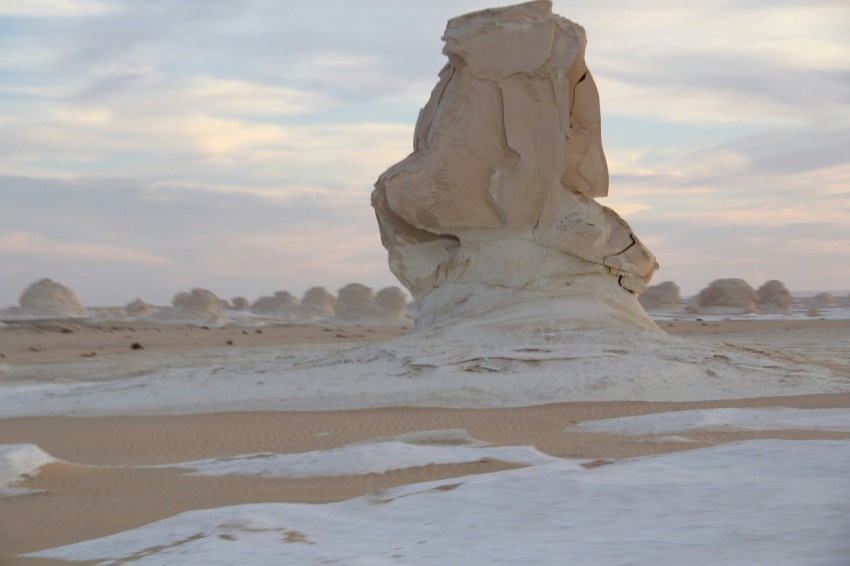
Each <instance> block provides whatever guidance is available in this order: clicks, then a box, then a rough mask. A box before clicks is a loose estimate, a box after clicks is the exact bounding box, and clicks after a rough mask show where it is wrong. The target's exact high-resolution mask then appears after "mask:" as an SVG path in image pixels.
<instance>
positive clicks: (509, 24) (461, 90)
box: [372, 0, 658, 328]
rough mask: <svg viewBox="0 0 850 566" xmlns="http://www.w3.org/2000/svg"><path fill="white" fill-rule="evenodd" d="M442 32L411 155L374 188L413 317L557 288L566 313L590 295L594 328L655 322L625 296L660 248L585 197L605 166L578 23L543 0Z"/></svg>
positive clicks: (603, 181)
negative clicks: (440, 62) (414, 305)
mask: <svg viewBox="0 0 850 566" xmlns="http://www.w3.org/2000/svg"><path fill="white" fill-rule="evenodd" d="M443 39H444V40H445V47H444V49H443V53H444V54H445V55H446V56H447V57H448V59H449V62H448V64H446V66H445V67H444V68H443V70H442V71H441V72H440V75H439V82H438V83H437V86H436V87H435V88H434V90H433V92H432V93H431V98H430V100H429V101H428V103H427V104H426V105H425V107H424V108H423V109H422V111H421V112H420V115H419V120H418V122H417V124H416V130H415V134H414V144H413V153H411V154H410V155H409V156H408V157H407V158H406V159H404V160H403V161H401V162H400V163H398V164H396V165H394V166H393V167H391V168H390V169H388V170H387V171H386V172H384V174H382V175H381V176H380V178H379V179H378V181H377V183H376V185H375V190H374V192H373V193H372V204H373V206H374V208H375V212H376V215H377V218H378V224H379V226H380V230H381V237H382V241H383V244H384V246H385V247H386V248H387V250H388V252H389V263H390V268H391V269H392V271H393V273H394V274H395V275H396V276H397V277H398V278H399V280H400V281H401V282H402V283H403V284H404V285H405V286H406V287H407V288H408V289H409V290H410V291H411V293H412V294H413V296H414V298H415V299H416V300H417V301H419V309H418V315H417V322H416V326H417V328H423V327H429V326H432V325H434V324H439V323H440V322H443V321H446V320H451V319H457V318H459V317H469V316H476V315H479V314H483V313H486V312H489V311H490V310H493V309H501V308H503V307H505V306H510V305H511V304H517V303H539V302H540V301H544V302H546V303H548V305H549V307H548V308H547V309H545V310H547V311H548V312H549V313H550V314H553V313H552V308H553V305H554V304H555V303H553V301H552V299H563V300H564V301H566V303H564V302H563V301H561V302H559V303H558V304H559V305H560V306H559V307H555V310H558V309H559V308H561V309H562V310H564V313H563V316H562V317H561V318H569V319H575V315H576V313H575V312H574V311H575V308H572V307H575V306H576V303H577V302H587V301H590V302H592V303H596V304H597V306H598V307H599V308H598V309H597V312H595V313H594V312H592V311H593V309H591V310H589V311H588V313H589V314H588V317H585V320H584V322H585V323H588V324H590V325H591V326H599V325H602V326H606V325H608V324H609V323H610V324H613V325H614V326H619V325H621V324H623V323H626V324H629V323H631V324H632V325H638V326H642V327H645V328H655V327H654V324H653V323H652V322H651V321H650V320H649V318H648V317H647V316H646V314H645V313H644V312H643V309H642V308H641V307H640V305H639V304H638V302H637V300H636V297H635V295H634V294H635V293H640V292H641V291H643V290H644V289H645V288H646V286H647V284H648V282H649V280H650V278H651V276H652V273H653V272H654V271H655V270H656V269H657V267H658V265H657V263H656V261H655V258H654V257H653V255H652V254H651V253H650V252H649V251H648V250H647V249H646V248H645V247H644V246H643V245H642V244H641V243H640V241H639V240H638V238H637V237H636V236H635V235H634V234H633V233H632V231H631V229H630V227H629V225H628V224H627V223H626V222H625V221H624V220H623V219H621V218H620V217H619V216H618V215H617V214H616V213H615V212H614V211H612V210H611V209H609V208H606V207H604V206H601V205H599V204H598V203H597V202H596V201H595V200H594V198H596V197H602V196H605V195H607V193H608V169H607V165H606V161H605V155H604V152H603V149H602V141H601V128H600V110H599V96H598V93H597V90H596V85H595V83H594V81H593V77H592V75H591V74H590V71H588V69H587V67H586V65H585V62H584V50H585V43H586V39H585V32H584V29H583V28H581V27H580V26H578V25H576V24H574V23H573V22H571V21H569V20H567V19H564V18H562V17H560V16H557V15H553V14H552V11H551V2H549V1H548V0H540V1H536V2H529V3H526V4H520V5H516V6H510V7H507V8H499V9H492V10H484V11H481V12H475V13H472V14H467V15H465V16H461V17H458V18H455V19H452V20H450V21H449V23H448V27H447V28H446V32H445V35H444V37H443ZM566 311H569V313H567V312H566ZM615 313H616V316H614V314H615ZM608 315H611V316H608ZM612 317H613V318H617V319H618V320H617V321H615V322H612V320H613V318H612ZM575 320H578V319H575ZM606 321H607V322H606Z"/></svg>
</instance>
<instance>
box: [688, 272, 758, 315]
mask: <svg viewBox="0 0 850 566" xmlns="http://www.w3.org/2000/svg"><path fill="white" fill-rule="evenodd" d="M756 303H757V297H756V292H755V290H754V289H753V288H752V287H750V285H749V284H748V283H747V282H746V281H744V280H743V279H717V280H715V281H712V282H711V283H710V284H709V286H708V287H706V288H705V289H703V290H702V291H700V292H699V294H698V295H697V296H696V297H694V298H692V299H691V300H690V307H691V308H692V310H694V311H695V312H699V313H705V314H746V313H752V312H756V308H757V307H756Z"/></svg>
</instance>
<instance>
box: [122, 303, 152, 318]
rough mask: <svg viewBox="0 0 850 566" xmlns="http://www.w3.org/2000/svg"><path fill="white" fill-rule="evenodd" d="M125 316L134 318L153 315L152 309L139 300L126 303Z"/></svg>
mask: <svg viewBox="0 0 850 566" xmlns="http://www.w3.org/2000/svg"><path fill="white" fill-rule="evenodd" d="M126 310H127V314H128V315H130V316H134V317H145V316H150V315H152V314H153V308H152V307H151V306H150V305H149V304H147V303H146V302H144V301H143V300H141V299H136V300H134V301H130V302H129V303H127V307H126Z"/></svg>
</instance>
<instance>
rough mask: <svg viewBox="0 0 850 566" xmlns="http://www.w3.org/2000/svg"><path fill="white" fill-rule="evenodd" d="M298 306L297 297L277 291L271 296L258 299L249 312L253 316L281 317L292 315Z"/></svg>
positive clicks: (287, 292) (286, 292)
mask: <svg viewBox="0 0 850 566" xmlns="http://www.w3.org/2000/svg"><path fill="white" fill-rule="evenodd" d="M297 306H298V297H296V296H295V295H293V294H292V293H290V292H289V291H277V292H276V293H275V294H274V295H273V296H271V297H268V296H265V297H260V298H259V299H257V300H256V301H255V302H254V304H253V305H251V312H252V313H254V314H264V315H274V316H283V315H288V314H291V313H292V310H293V309H294V308H295V307H297Z"/></svg>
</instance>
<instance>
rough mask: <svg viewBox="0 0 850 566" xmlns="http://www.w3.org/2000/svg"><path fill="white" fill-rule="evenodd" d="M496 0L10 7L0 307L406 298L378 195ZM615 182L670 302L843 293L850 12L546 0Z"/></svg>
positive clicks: (849, 271)
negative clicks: (364, 290) (770, 283)
mask: <svg viewBox="0 0 850 566" xmlns="http://www.w3.org/2000/svg"><path fill="white" fill-rule="evenodd" d="M494 4H495V3H494V2H493V1H492V0H483V1H480V0H428V1H425V0H356V1H355V0H323V1H322V2H300V1H294V0H293V1H290V0H239V1H237V0H144V1H138V0H0V306H8V305H13V304H17V300H18V297H19V296H20V294H21V293H22V292H23V290H24V289H25V288H26V287H27V285H29V284H30V283H32V282H33V281H35V280H37V279H39V278H42V277H50V278H52V279H54V280H56V281H59V282H62V283H64V284H65V285H67V286H69V287H71V288H72V289H74V290H75V291H77V294H78V295H79V297H80V299H81V301H82V302H83V303H84V304H87V305H103V304H125V303H127V302H129V301H130V300H132V299H134V298H136V297H141V298H142V299H144V300H146V301H148V302H153V303H158V304H167V303H168V302H170V300H171V298H172V296H173V295H174V294H176V293H177V292H179V291H184V290H188V289H190V288H192V287H203V288H207V289H210V290H212V291H214V292H215V293H216V294H218V295H219V296H221V297H223V298H229V297H233V296H236V295H244V296H247V297H249V298H251V299H255V298H256V297H258V296H260V295H262V294H270V293H271V292H273V291H276V290H283V289H286V290H289V291H291V292H293V293H296V294H300V293H302V292H303V291H304V290H305V289H306V288H308V287H311V286H313V285H322V286H326V287H327V288H328V289H330V290H331V291H336V290H337V289H338V288H339V287H341V286H342V285H344V284H346V283H349V282H353V281H357V282H361V283H364V284H366V285H369V286H372V287H374V288H376V289H377V288H380V287H384V286H387V285H394V284H397V282H396V281H395V279H394V278H393V277H392V275H391V274H390V273H389V270H388V268H387V261H386V254H385V251H384V249H383V248H382V247H381V244H380V239H379V236H378V229H377V225H376V223H375V219H374V215H373V213H372V209H371V207H370V205H369V195H370V192H371V190H372V184H373V183H374V181H375V179H376V178H377V177H378V175H379V174H380V173H381V172H382V171H383V170H384V169H386V168H387V167H389V166H390V165H392V164H393V163H395V162H396V161H399V160H400V159H402V158H403V157H404V156H405V155H407V154H408V153H409V152H410V151H411V149H412V133H413V126H414V123H415V120H416V116H417V113H418V111H419V108H420V107H421V106H422V105H423V104H424V103H425V102H426V100H427V99H428V95H429V94H430V91H431V88H432V87H433V85H434V84H435V82H436V75H437V72H438V71H439V70H440V68H441V67H442V65H443V63H444V57H443V56H442V55H441V53H440V51H441V49H442V42H441V40H440V36H441V35H442V32H443V29H444V27H445V22H446V20H447V19H448V18H450V17H454V16H456V15H459V14H461V13H464V12H468V11H473V10H477V9H481V8H485V7H490V6H493V5H494ZM554 4H555V10H556V11H557V12H558V13H560V14H561V15H563V16H565V17H567V18H569V19H571V20H574V21H576V22H578V23H580V24H581V25H583V26H584V27H585V29H586V30H587V34H588V51H587V62H588V66H589V67H590V69H591V70H592V71H593V73H594V77H595V78H596V81H597V83H598V86H599V91H600V96H601V99H602V120H603V143H604V145H605V150H606V154H607V156H608V164H609V168H610V170H611V174H612V175H611V189H610V195H611V196H609V197H608V198H605V199H600V202H601V203H602V204H605V205H607V206H610V207H612V208H614V209H615V210H617V211H618V212H620V213H621V214H622V215H623V216H624V217H625V218H626V219H627V220H628V221H629V223H631V225H632V227H633V229H634V230H635V232H636V233H637V235H638V236H639V237H640V238H641V240H643V242H644V243H645V244H646V245H647V247H649V249H650V250H652V251H653V253H655V255H656V256H657V257H658V260H659V262H660V264H661V269H660V270H659V271H658V272H657V274H656V276H655V279H654V280H653V282H654V283H658V282H661V281H665V280H672V281H675V282H676V283H678V284H679V286H680V287H681V288H682V290H683V293H684V294H692V293H695V292H697V291H699V290H700V289H701V288H702V287H704V286H705V285H707V284H708V283H709V282H710V281H712V280H713V279H717V278H726V277H741V278H744V279H746V280H747V281H748V282H750V284H751V285H753V286H755V287H757V286H759V285H761V284H762V283H764V282H765V281H766V280H768V279H779V280H781V281H783V282H785V283H786V285H787V286H788V287H789V288H791V289H792V290H798V291H800V290H826V289H848V288H850V4H848V2H847V1H846V0H799V1H796V0H795V1H791V0H735V1H732V0H729V1H723V0H693V1H690V2H681V1H679V0H676V1H662V0H645V1H641V2H634V1H631V0H606V1H604V2H600V1H598V0H570V1H566V0H564V1H562V0H555V3H554Z"/></svg>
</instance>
